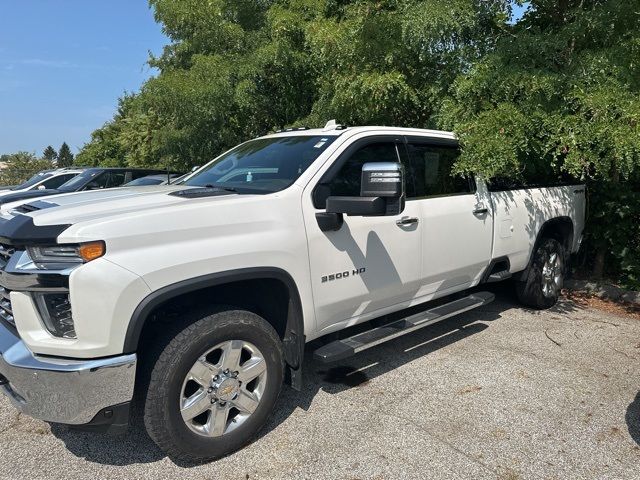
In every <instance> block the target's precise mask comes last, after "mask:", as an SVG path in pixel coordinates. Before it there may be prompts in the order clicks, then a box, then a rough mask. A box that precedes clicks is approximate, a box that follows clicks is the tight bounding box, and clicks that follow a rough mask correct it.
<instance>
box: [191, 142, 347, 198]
mask: <svg viewBox="0 0 640 480" xmlns="http://www.w3.org/2000/svg"><path fill="white" fill-rule="evenodd" d="M335 139H336V137H335V136H319V135H318V136H316V135H314V136H311V135H309V136H302V135H301V136H298V135H291V136H288V137H272V138H260V139H257V140H251V141H249V142H246V143H243V144H242V145H239V146H237V147H236V148H234V149H233V150H230V151H229V152H227V153H225V154H224V155H222V156H220V157H218V158H217V159H215V160H214V161H213V162H211V163H209V164H207V165H205V166H204V167H203V168H202V169H201V170H200V171H199V172H196V173H195V174H194V175H193V176H192V177H191V178H189V179H188V180H187V181H186V182H184V183H183V185H189V186H198V187H220V188H226V189H229V190H233V191H235V192H237V193H272V192H277V191H280V190H283V189H285V188H287V187H288V186H289V185H291V184H292V183H293V182H295V181H296V179H297V178H298V177H299V176H300V175H301V174H302V172H304V171H305V170H306V169H307V168H308V167H309V165H311V163H313V161H314V160H315V159H316V158H318V157H319V156H320V154H321V153H322V152H324V151H325V149H326V148H327V147H328V146H329V145H331V143H333V141H334V140H335Z"/></svg>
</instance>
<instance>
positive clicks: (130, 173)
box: [0, 167, 166, 205]
mask: <svg viewBox="0 0 640 480" xmlns="http://www.w3.org/2000/svg"><path fill="white" fill-rule="evenodd" d="M163 173H164V172H163V171H162V170H153V169H140V168H99V167H98V168H87V169H86V170H84V171H83V172H82V173H80V174H79V175H78V174H75V176H74V177H73V178H71V179H70V180H68V181H67V182H65V183H63V184H60V185H59V186H58V187H55V188H45V189H44V190H23V191H16V192H11V193H7V194H6V195H3V196H0V205H4V204H5V203H10V202H17V201H20V200H31V199H35V198H39V197H48V196H50V195H58V194H60V193H72V192H81V191H85V190H102V189H105V188H115V187H121V186H123V185H124V184H125V183H128V182H131V181H132V180H136V179H138V178H142V177H146V176H148V175H156V174H163ZM164 175H165V176H166V173H164Z"/></svg>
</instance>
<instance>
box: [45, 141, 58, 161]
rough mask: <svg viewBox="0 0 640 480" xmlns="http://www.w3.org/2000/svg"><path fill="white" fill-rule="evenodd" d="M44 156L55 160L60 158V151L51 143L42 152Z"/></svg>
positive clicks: (46, 158)
mask: <svg viewBox="0 0 640 480" xmlns="http://www.w3.org/2000/svg"><path fill="white" fill-rule="evenodd" d="M42 158H44V159H45V160H49V161H51V162H53V161H54V160H57V159H58V152H56V151H55V149H54V148H53V147H52V146H51V145H49V146H48V147H47V148H45V149H44V152H42Z"/></svg>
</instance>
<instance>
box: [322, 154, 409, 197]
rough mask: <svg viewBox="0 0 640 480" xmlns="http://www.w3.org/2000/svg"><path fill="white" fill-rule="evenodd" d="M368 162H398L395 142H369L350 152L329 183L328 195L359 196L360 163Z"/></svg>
mask: <svg viewBox="0 0 640 480" xmlns="http://www.w3.org/2000/svg"><path fill="white" fill-rule="evenodd" d="M369 162H398V153H397V152H396V145H395V143H393V142H379V143H370V144H369V145H366V146H364V147H362V148H360V149H359V150H356V151H355V152H354V153H352V154H351V156H350V157H349V158H348V159H347V161H346V162H345V163H344V164H343V165H342V167H341V168H340V170H339V171H338V173H337V174H336V175H335V177H333V179H332V180H331V182H330V183H329V189H330V195H337V196H343V197H348V196H352V197H357V196H359V195H360V181H361V177H362V165H364V164H365V163H369Z"/></svg>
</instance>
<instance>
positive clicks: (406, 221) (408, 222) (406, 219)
mask: <svg viewBox="0 0 640 480" xmlns="http://www.w3.org/2000/svg"><path fill="white" fill-rule="evenodd" d="M418 222H419V220H418V219H417V218H416V217H402V218H401V219H400V220H396V225H398V226H399V227H404V226H405V225H413V224H414V223H418Z"/></svg>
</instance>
